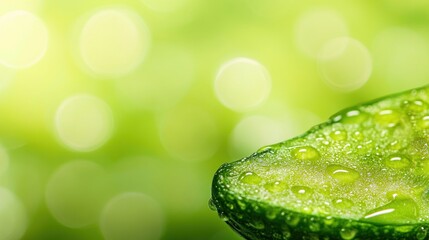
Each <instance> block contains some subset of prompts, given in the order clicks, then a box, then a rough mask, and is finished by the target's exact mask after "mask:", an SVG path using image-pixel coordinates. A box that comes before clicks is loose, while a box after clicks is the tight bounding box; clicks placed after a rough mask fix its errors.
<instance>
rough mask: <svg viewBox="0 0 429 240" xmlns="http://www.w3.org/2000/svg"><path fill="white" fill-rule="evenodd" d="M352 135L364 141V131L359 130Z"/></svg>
mask: <svg viewBox="0 0 429 240" xmlns="http://www.w3.org/2000/svg"><path fill="white" fill-rule="evenodd" d="M352 136H353V138H354V139H356V140H359V141H362V140H363V138H364V136H363V133H362V132H359V131H356V132H353V135H352Z"/></svg>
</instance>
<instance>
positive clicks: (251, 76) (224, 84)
mask: <svg viewBox="0 0 429 240" xmlns="http://www.w3.org/2000/svg"><path fill="white" fill-rule="evenodd" d="M214 90H215V93H216V96H217V98H218V99H219V101H220V102H221V103H222V104H223V105H224V106H226V107H228V108H230V109H232V110H234V111H238V112H242V111H248V110H252V109H254V108H256V107H258V106H260V105H261V104H262V103H263V102H264V101H265V100H266V99H267V98H268V96H269V95H270V93H271V77H270V75H269V73H268V71H267V69H266V68H265V67H264V66H263V65H262V64H260V63H259V62H257V61H256V60H253V59H249V58H242V57H240V58H235V59H232V60H230V61H228V62H226V63H225V64H223V65H222V66H221V68H220V69H219V71H218V73H217V76H216V78H215V82H214Z"/></svg>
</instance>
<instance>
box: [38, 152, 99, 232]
mask: <svg viewBox="0 0 429 240" xmlns="http://www.w3.org/2000/svg"><path fill="white" fill-rule="evenodd" d="M104 174H105V173H104V171H103V169H102V168H101V167H100V166H99V165H97V164H95V163H93V162H89V161H72V162H68V163H66V164H64V165H62V166H60V167H59V168H58V169H57V170H56V171H55V172H54V173H53V175H52V176H51V178H50V180H49V182H48V184H47V186H46V192H45V198H46V204H47V206H48V209H49V211H50V212H51V214H52V215H53V216H54V218H55V219H56V220H57V221H58V222H60V223H61V224H63V225H64V226H67V227H70V228H82V227H85V226H88V225H90V224H93V223H95V222H97V220H98V217H99V216H100V212H101V209H102V207H103V201H104V200H105V199H104V197H105V196H106V194H105V192H104V188H103V186H104V184H106V183H105V180H106V179H105V178H104V177H105V175H104Z"/></svg>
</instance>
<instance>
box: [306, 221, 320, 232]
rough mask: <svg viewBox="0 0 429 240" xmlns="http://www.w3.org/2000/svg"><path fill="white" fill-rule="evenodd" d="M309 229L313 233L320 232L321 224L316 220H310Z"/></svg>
mask: <svg viewBox="0 0 429 240" xmlns="http://www.w3.org/2000/svg"><path fill="white" fill-rule="evenodd" d="M308 228H309V229H310V231H312V232H318V231H320V223H318V222H317V220H315V219H313V218H312V219H310V224H309V225H308Z"/></svg>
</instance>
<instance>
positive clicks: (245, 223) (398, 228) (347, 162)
mask: <svg viewBox="0 0 429 240" xmlns="http://www.w3.org/2000/svg"><path fill="white" fill-rule="evenodd" d="M211 205H212V208H213V209H214V210H216V211H217V212H218V213H219V215H220V216H221V217H222V219H223V220H224V221H226V223H227V224H228V225H230V226H231V227H232V228H233V229H234V230H236V231H237V232H238V233H239V234H241V235H242V236H243V237H244V238H246V239H251V240H252V239H255V240H256V239H258V240H263V239H417V240H422V239H429V234H428V233H427V232H428V229H429V86H428V87H423V88H420V89H414V90H411V91H407V92H403V93H400V94H396V95H391V96H387V97H384V98H381V99H377V100H374V101H372V102H370V103H366V104H363V105H359V106H356V107H352V108H348V109H345V110H343V111H341V112H339V113H337V114H335V115H334V116H333V117H331V118H330V119H329V120H328V121H326V122H325V123H322V124H320V125H318V126H315V127H313V128H312V129H310V130H309V131H307V132H306V133H304V134H303V135H301V136H299V137H296V138H293V139H290V140H287V141H284V142H281V143H278V144H275V145H271V146H267V147H263V148H261V149H260V150H259V151H257V152H256V153H254V154H252V155H251V156H249V157H246V158H244V159H241V160H239V161H236V162H233V163H228V164H224V165H222V166H221V167H220V169H219V170H218V171H217V172H216V174H215V176H214V179H213V186H212V199H211Z"/></svg>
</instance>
